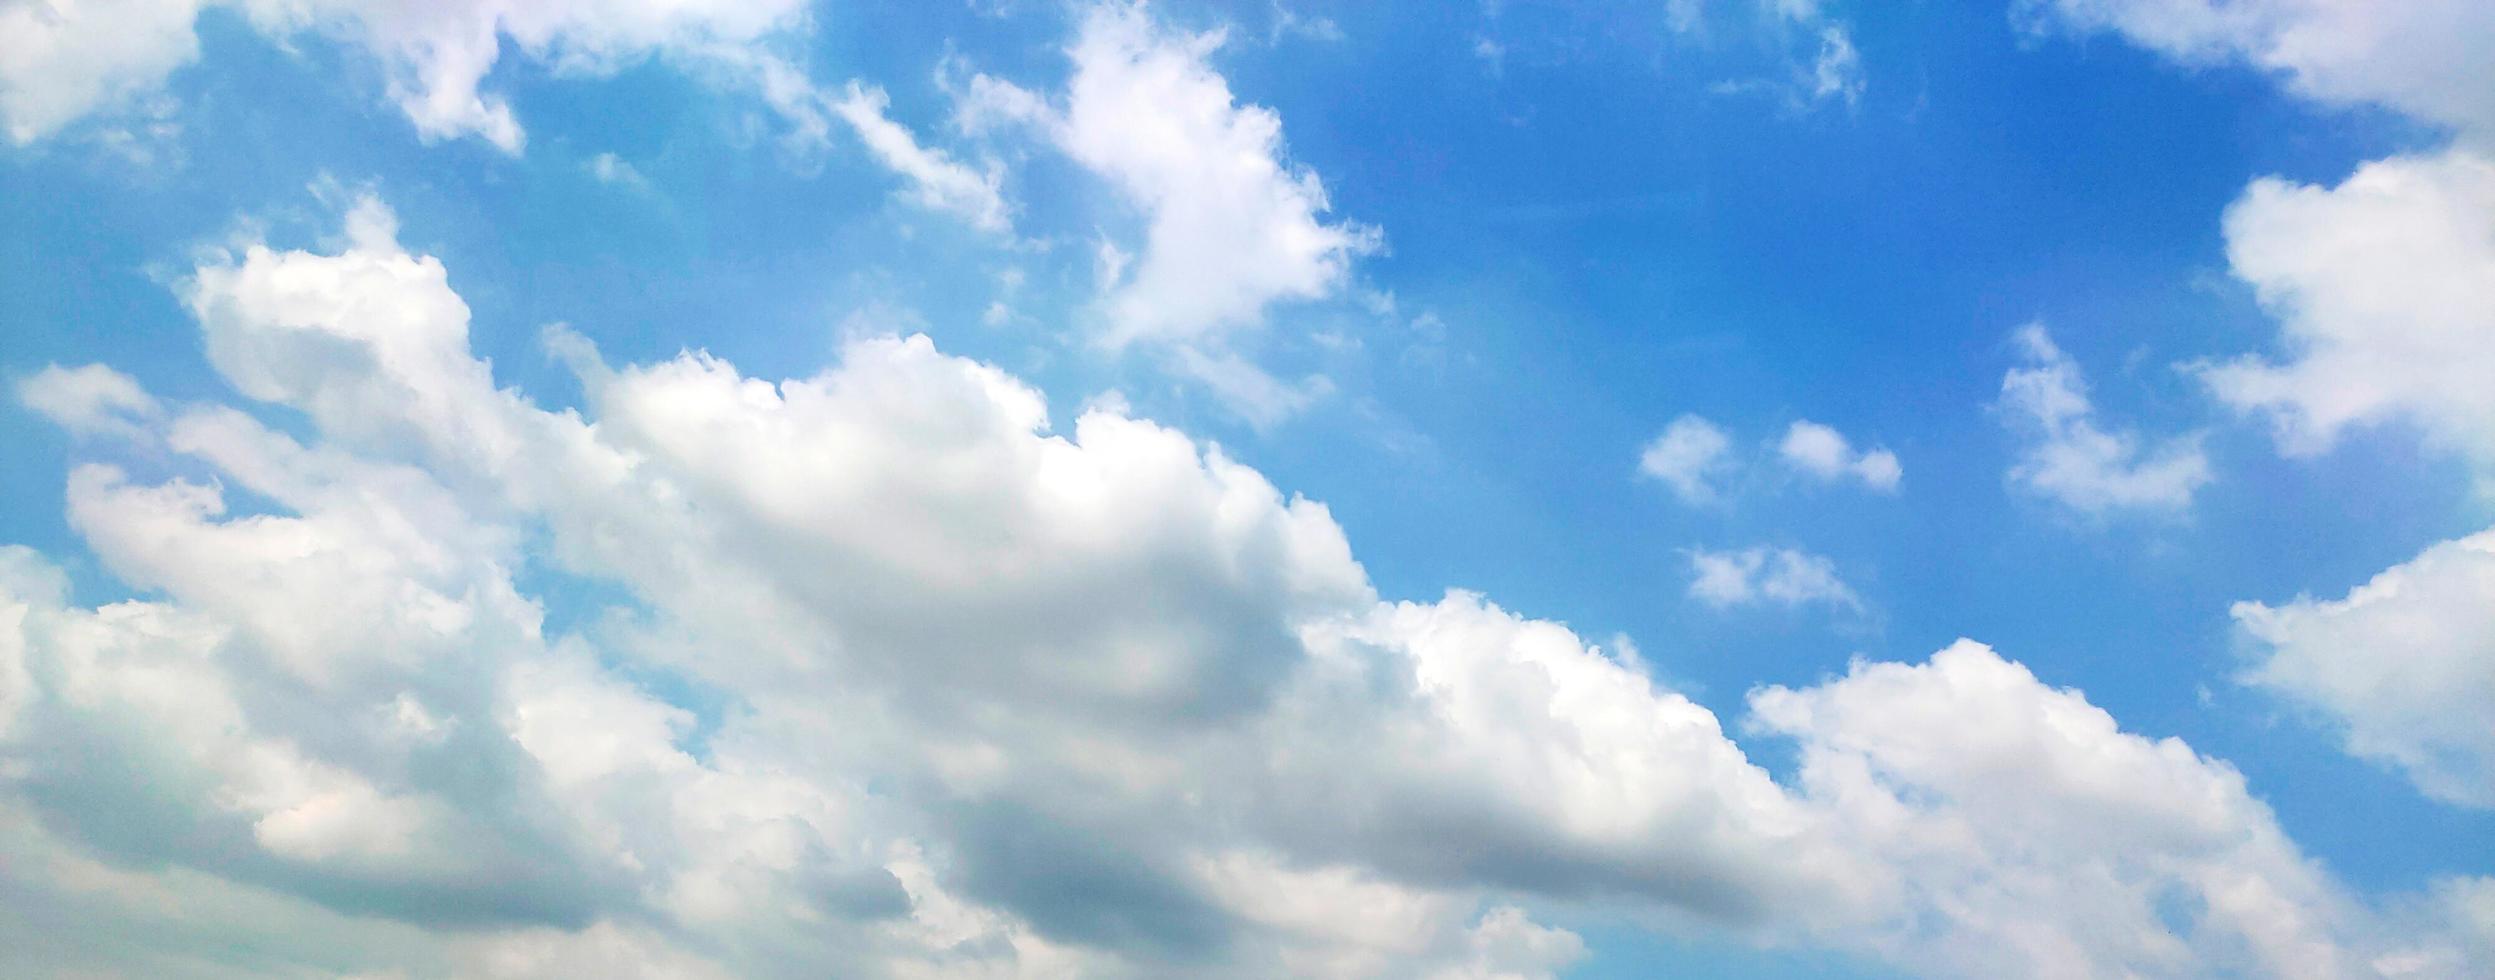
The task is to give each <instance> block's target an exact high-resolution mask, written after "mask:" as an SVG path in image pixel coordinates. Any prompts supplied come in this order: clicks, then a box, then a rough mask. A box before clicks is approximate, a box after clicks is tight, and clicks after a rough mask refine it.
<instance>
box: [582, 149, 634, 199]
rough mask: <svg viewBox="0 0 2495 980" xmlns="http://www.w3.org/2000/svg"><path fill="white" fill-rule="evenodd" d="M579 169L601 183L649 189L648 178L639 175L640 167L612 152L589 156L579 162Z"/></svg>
mask: <svg viewBox="0 0 2495 980" xmlns="http://www.w3.org/2000/svg"><path fill="white" fill-rule="evenodd" d="M581 169H582V170H584V171H586V172H587V173H588V174H589V176H591V177H593V178H596V179H597V181H598V182H599V183H601V184H611V185H613V186H616V187H628V188H631V189H633V190H637V191H647V190H649V189H650V180H649V178H647V177H644V176H642V175H641V169H640V168H638V167H635V166H633V165H632V163H631V162H630V161H627V160H625V159H624V158H622V157H619V156H616V155H615V154H613V153H600V154H598V155H597V156H593V157H590V158H589V160H588V162H586V163H583V164H581Z"/></svg>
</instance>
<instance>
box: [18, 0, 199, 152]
mask: <svg viewBox="0 0 2495 980" xmlns="http://www.w3.org/2000/svg"><path fill="white" fill-rule="evenodd" d="M198 11H199V2H198V0H101V2H96V3H85V4H74V5H63V4H33V3H21V4H10V5H9V6H7V7H5V8H0V119H4V120H5V121H6V122H7V124H8V130H9V139H10V140H11V141H12V142H14V143H16V144H17V145H19V146H24V145H26V144H28V143H31V142H34V141H35V140H38V139H41V138H43V137H45V136H47V135H50V134H51V133H53V132H55V131H57V130H59V129H60V128H61V127H62V126H65V125H67V124H68V123H69V122H70V121H71V120H74V119H77V118H78V117H80V116H84V115H86V114H87V113H89V112H91V111H94V110H95V109H97V108H99V107H102V106H105V105H116V104H129V103H131V102H134V101H136V99H137V98H138V97H139V96H141V95H143V94H145V93H146V92H148V91H149V90H152V89H153V88H154V87H155V86H156V85H157V83H159V82H161V81H162V80H163V79H164V77H165V76H166V75H167V74H170V73H171V72H172V71H173V70H174V69H175V68H178V67H180V66H182V65H183V64H186V63H188V62H189V61H190V60H191V59H193V58H196V57H198V56H199V38H198V37H197V36H196V35H194V34H192V33H191V20H192V19H193V18H194V17H196V16H198Z"/></svg>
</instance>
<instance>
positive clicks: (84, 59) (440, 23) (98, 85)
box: [0, 0, 802, 153]
mask: <svg viewBox="0 0 2495 980" xmlns="http://www.w3.org/2000/svg"><path fill="white" fill-rule="evenodd" d="M210 7H234V8H237V9H238V10H239V12H240V13H242V14H243V15H244V17H246V18H247V19H248V20H249V22H250V23H251V25H252V26H253V28H255V29H257V30H258V31H260V32H261V33H262V34H265V35H267V36H269V37H271V38H273V39H278V40H284V39H288V38H292V37H295V36H298V35H303V34H319V35H322V36H326V37H329V38H332V39H335V40H337V41H339V42H340V43H343V44H347V45H351V46H353V47H355V48H357V49H360V50H362V51H363V52H365V53H366V54H368V55H370V56H371V57H372V58H373V59H374V60H375V61H377V62H378V63H379V65H380V67H381V70H382V75H383V78H384V80H385V83H386V85H387V88H388V92H389V97H390V100H391V101H392V102H393V103H395V104H396V105H397V106H398V108H399V110H400V111H401V112H403V113H405V114H406V116H407V118H408V121H409V122H411V123H414V124H415V126H416V131H417V133H418V134H420V135H422V136H423V137H424V138H425V139H427V140H435V139H457V138H462V137H467V136H476V137H479V138H481V139H484V140H485V141H487V142H489V143H492V144H494V145H495V146H497V147H499V148H501V149H502V150H503V151H505V152H508V153H517V152H519V150H520V148H521V146H522V145H523V144H524V143H525V142H526V141H527V135H526V133H525V132H524V130H523V129H522V127H521V125H520V122H519V120H518V118H517V116H516V115H514V114H513V112H512V110H511V106H510V105H509V103H507V102H505V101H504V100H503V98H502V97H501V96H499V95H496V94H494V93H492V92H489V91H486V90H485V89H484V88H483V87H482V86H483V84H484V81H485V78H486V76H487V75H488V74H489V73H491V72H492V70H493V68H494V65H495V63H496V62H497V61H499V60H500V58H501V48H502V44H503V41H504V39H506V38H508V39H509V41H510V42H511V43H512V44H513V45H514V46H515V47H517V48H518V49H519V50H520V51H522V52H525V53H526V54H527V55H528V56H529V57H530V58H532V59H534V60H537V61H540V62H543V63H545V64H547V65H549V66H551V67H553V68H554V69H555V70H557V71H561V72H569V73H576V74H590V75H603V74H611V73H613V72H614V71H616V70H618V69H620V68H622V67H624V66H625V65H627V64H630V63H632V62H634V61H637V60H639V59H641V58H645V57H648V56H651V55H668V56H674V57H680V58H687V59H695V60H698V59H700V58H701V57H703V56H705V54H706V53H707V50H706V49H709V48H713V47H736V46H742V45H750V44H754V43H757V42H758V41H760V40H761V39H763V38H765V37H766V36H768V35H770V34H773V33H775V32H779V31H784V30H787V29H790V28H792V27H793V26H795V25H796V24H797V23H798V22H799V21H800V20H801V18H802V10H801V7H800V5H799V3H797V2H796V0H769V2H765V3H761V4H743V3H719V2H709V0H695V2H686V3H656V2H644V0H566V2H556V3H520V2H513V0H460V2H456V3H443V4H418V5H406V4H393V3H379V2H370V0H295V2H278V0H108V2H101V3H73V4H41V5H36V4H22V5H15V6H12V7H11V8H10V9H8V10H6V11H0V51H6V52H8V53H9V55H10V56H9V57H7V58H5V59H0V63H5V64H7V65H9V66H10V68H9V69H6V70H0V111H4V112H5V113H6V115H7V117H8V125H9V132H10V137H11V138H12V139H14V140H15V141H17V142H18V143H19V144H20V145H23V144H26V143H30V142H33V141H34V140H37V139H41V138H43V137H45V136H48V135H50V134H51V133H53V132H55V131H57V130H59V129H60V128H61V127H62V126H64V125H67V124H68V123H70V122H71V121H73V120H75V119H77V118H79V117H81V116H84V115H87V114H89V113H93V112H98V111H103V110H107V109H110V108H113V107H115V106H116V105H118V104H121V103H125V102H127V101H129V100H130V99H131V98H133V97H135V96H137V95H140V94H144V93H146V92H150V91H153V90H155V89H156V88H157V87H158V86H160V85H162V84H163V83H164V80H165V77H166V76H167V75H169V74H170V73H172V71H173V70H174V69H176V68H179V67H181V66H182V65H184V64H186V63H188V62H190V61H191V60H192V59H193V58H196V57H197V56H198V51H199V41H198V38H197V36H196V35H195V34H194V33H193V27H192V24H193V21H194V20H196V19H197V17H198V16H199V14H200V12H201V11H202V10H203V9H207V8H210Z"/></svg>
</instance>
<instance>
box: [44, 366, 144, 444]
mask: <svg viewBox="0 0 2495 980" xmlns="http://www.w3.org/2000/svg"><path fill="white" fill-rule="evenodd" d="M17 398H18V401H20V402H22V403H24V404H25V405H26V407H28V408H31V409H34V410H35V411H36V412H39V413H41V414H42V415H43V416H44V417H46V418H49V419H51V420H52V422H53V424H55V425H58V426H60V427H61V428H64V429H67V430H69V431H70V432H73V433H76V434H78V435H133V434H136V433H138V432H140V431H141V429H142V427H143V426H145V425H146V424H147V423H149V422H151V421H153V420H155V418H156V417H157V416H159V415H161V414H163V411H164V409H163V407H162V406H160V405H158V404H157V403H156V399H155V398H154V397H153V396H151V395H149V394H148V393H147V390H146V389H144V388H141V387H139V383H138V381H136V380H135V379H133V378H131V377H130V376H129V375H126V374H123V373H121V372H119V371H115V370H113V369H112V368H108V367H105V366H104V365H101V364H88V365H84V366H81V367H74V368H65V367H62V366H60V365H58V364H53V365H48V366H46V367H45V368H44V369H43V370H41V371H38V372H36V373H35V374H33V375H32V376H30V377H27V378H25V379H23V380H20V381H19V382H18V383H17Z"/></svg>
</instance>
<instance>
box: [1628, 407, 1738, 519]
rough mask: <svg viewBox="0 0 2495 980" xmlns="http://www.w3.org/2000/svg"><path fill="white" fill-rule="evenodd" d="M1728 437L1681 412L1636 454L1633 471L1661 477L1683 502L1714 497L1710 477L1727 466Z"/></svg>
mask: <svg viewBox="0 0 2495 980" xmlns="http://www.w3.org/2000/svg"><path fill="white" fill-rule="evenodd" d="M1732 445H1733V442H1732V439H1731V438H1730V437H1728V436H1726V435H1725V434H1724V430H1722V429H1719V428H1716V427H1715V423H1713V422H1709V421H1707V420H1706V419H1704V418H1701V417H1699V416H1696V415H1683V416H1681V417H1680V418H1676V419H1673V420H1672V424H1671V425H1668V426H1665V427H1664V430H1663V434H1662V435H1659V436H1656V437H1655V439H1654V441H1653V442H1649V443H1647V444H1646V448H1645V450H1644V451H1643V452H1640V453H1639V454H1638V457H1637V471H1638V472H1639V473H1642V474H1645V475H1646V476H1650V477H1653V478H1655V479H1657V480H1661V481H1663V485H1664V486H1667V487H1671V488H1672V493H1673V495H1674V496H1677V497H1679V498H1681V502H1682V503H1685V504H1703V503H1708V502H1711V501H1713V500H1715V499H1716V487H1715V483H1714V481H1715V480H1716V479H1718V478H1720V477H1721V476H1723V475H1724V474H1725V473H1726V472H1727V471H1729V470H1730V469H1731V466H1732V461H1731V460H1730V458H1729V456H1728V454H1729V453H1730V452H1731V450H1732Z"/></svg>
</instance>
